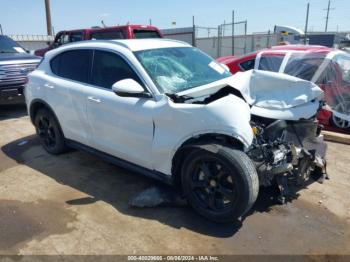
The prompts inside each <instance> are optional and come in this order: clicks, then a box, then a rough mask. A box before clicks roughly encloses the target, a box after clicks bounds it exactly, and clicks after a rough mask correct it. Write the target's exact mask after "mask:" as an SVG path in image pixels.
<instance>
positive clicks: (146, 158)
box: [86, 50, 155, 168]
mask: <svg viewBox="0 0 350 262" xmlns="http://www.w3.org/2000/svg"><path fill="white" fill-rule="evenodd" d="M129 78H131V79H134V80H137V81H138V82H141V81H140V79H139V77H138V76H137V74H136V72H135V71H134V70H133V69H132V68H131V66H130V64H129V63H128V62H127V61H126V60H124V58H122V57H120V56H119V55H118V54H116V53H111V52H107V51H101V50H95V52H94V59H93V67H92V70H91V78H90V82H91V83H92V84H93V85H94V86H95V87H92V89H89V92H88V94H86V101H87V114H88V120H89V123H90V128H91V130H92V131H91V132H92V143H93V147H94V148H96V149H98V150H101V151H103V152H106V153H108V154H111V155H113V156H116V157H118V158H121V159H124V160H128V161H129V162H132V163H135V164H137V165H140V166H143V167H146V168H152V161H151V150H152V142H153V120H152V109H153V107H154V103H155V101H154V100H153V99H152V98H137V97H121V96H118V95H116V94H115V93H114V92H113V91H112V85H113V84H114V83H115V82H117V81H119V80H123V79H129Z"/></svg>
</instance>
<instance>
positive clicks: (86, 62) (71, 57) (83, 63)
mask: <svg viewBox="0 0 350 262" xmlns="http://www.w3.org/2000/svg"><path fill="white" fill-rule="evenodd" d="M91 58H92V51H91V50H72V51H67V52H64V53H61V54H59V55H57V56H56V57H55V58H54V59H52V60H51V63H50V64H51V70H52V72H53V73H54V74H55V75H58V76H60V77H63V78H67V79H71V80H75V81H79V82H84V83H87V82H88V76H89V72H90V69H91Z"/></svg>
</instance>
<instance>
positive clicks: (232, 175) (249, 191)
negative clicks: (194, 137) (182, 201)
mask: <svg viewBox="0 0 350 262" xmlns="http://www.w3.org/2000/svg"><path fill="white" fill-rule="evenodd" d="M211 146H213V147H215V148H217V150H216V152H211V151H208V150H204V149H195V150H193V151H191V152H190V153H189V155H188V156H187V157H186V159H185V161H184V163H183V166H182V177H181V178H182V188H183V192H184V194H185V196H186V198H187V200H188V202H189V204H190V205H191V206H192V207H193V208H194V209H195V210H196V211H197V212H198V213H199V214H200V215H202V216H204V217H206V218H207V219H209V220H212V221H215V222H219V223H226V222H233V221H235V220H237V219H238V218H240V217H242V216H243V215H244V214H246V213H247V212H248V211H249V210H250V208H251V207H252V206H253V204H254V203H255V201H256V198H257V196H258V192H259V179H258V175H257V172H256V169H255V167H254V165H253V163H252V161H251V160H250V158H249V157H248V156H247V155H246V154H245V153H243V152H242V151H239V150H235V149H232V148H229V147H225V146H220V145H211ZM225 202H226V203H225Z"/></svg>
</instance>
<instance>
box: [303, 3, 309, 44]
mask: <svg viewBox="0 0 350 262" xmlns="http://www.w3.org/2000/svg"><path fill="white" fill-rule="evenodd" d="M309 11H310V3H307V8H306V21H305V31H304V37H305V39H304V44H305V45H306V44H307V30H308V27H309Z"/></svg>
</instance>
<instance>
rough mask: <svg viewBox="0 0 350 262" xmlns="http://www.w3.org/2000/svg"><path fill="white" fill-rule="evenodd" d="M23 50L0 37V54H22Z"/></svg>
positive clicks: (14, 43) (13, 42)
mask: <svg viewBox="0 0 350 262" xmlns="http://www.w3.org/2000/svg"><path fill="white" fill-rule="evenodd" d="M24 52H25V51H24V49H23V48H22V47H21V46H20V45H19V44H17V43H16V42H15V41H13V40H12V39H11V38H9V37H7V36H3V35H0V53H24Z"/></svg>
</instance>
